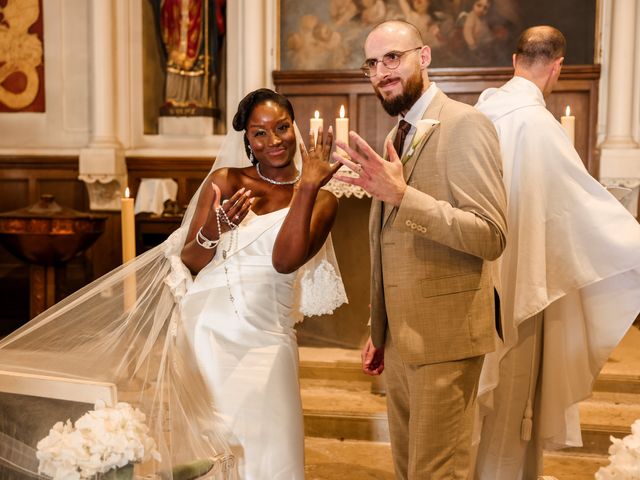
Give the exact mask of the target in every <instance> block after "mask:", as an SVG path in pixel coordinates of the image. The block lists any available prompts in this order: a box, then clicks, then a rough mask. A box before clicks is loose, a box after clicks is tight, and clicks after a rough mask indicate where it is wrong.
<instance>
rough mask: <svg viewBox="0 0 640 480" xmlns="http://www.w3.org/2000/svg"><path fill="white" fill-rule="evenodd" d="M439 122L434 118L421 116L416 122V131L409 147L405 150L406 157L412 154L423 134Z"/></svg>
mask: <svg viewBox="0 0 640 480" xmlns="http://www.w3.org/2000/svg"><path fill="white" fill-rule="evenodd" d="M439 124H440V120H434V119H433V118H423V119H421V120H418V124H417V125H416V133H415V134H414V135H413V140H412V141H411V147H410V148H409V151H408V152H407V158H408V157H410V156H411V155H413V152H414V151H415V149H416V147H417V146H418V144H419V143H420V142H421V141H422V138H423V137H424V136H425V134H426V133H427V132H428V131H429V130H431V129H432V128H433V127H435V126H436V125H439Z"/></svg>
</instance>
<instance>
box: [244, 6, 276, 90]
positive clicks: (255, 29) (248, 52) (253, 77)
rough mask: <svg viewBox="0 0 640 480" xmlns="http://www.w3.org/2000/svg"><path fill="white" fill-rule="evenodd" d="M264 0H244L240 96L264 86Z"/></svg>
mask: <svg viewBox="0 0 640 480" xmlns="http://www.w3.org/2000/svg"><path fill="white" fill-rule="evenodd" d="M265 3H266V2H265V1H264V0H244V2H243V4H244V5H243V7H244V12H243V13H244V15H242V16H241V18H242V19H243V20H242V22H243V24H244V25H243V30H244V39H243V50H242V55H243V65H242V70H243V72H244V78H243V82H242V85H243V87H244V89H243V91H242V92H240V95H241V98H242V96H244V95H245V94H246V93H248V92H250V91H251V90H255V89H256V88H261V87H266V86H268V85H269V83H270V81H269V79H268V78H266V53H267V52H265V46H266V44H267V42H266V5H265Z"/></svg>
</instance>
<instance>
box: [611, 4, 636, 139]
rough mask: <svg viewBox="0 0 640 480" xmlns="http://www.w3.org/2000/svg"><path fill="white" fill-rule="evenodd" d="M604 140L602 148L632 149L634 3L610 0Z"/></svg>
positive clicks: (634, 40)
mask: <svg viewBox="0 0 640 480" xmlns="http://www.w3.org/2000/svg"><path fill="white" fill-rule="evenodd" d="M611 23H612V25H611V44H610V45H611V48H610V50H609V52H608V54H609V58H610V63H609V65H610V67H609V68H610V70H609V91H608V99H609V101H608V107H607V136H606V139H605V141H604V144H603V145H602V146H603V148H636V147H637V146H638V144H637V143H636V142H635V141H634V140H633V136H632V122H633V105H634V102H635V101H636V100H637V99H634V98H633V96H634V92H633V85H634V84H633V82H634V78H633V77H634V75H633V72H634V70H635V68H634V66H635V60H636V59H635V43H636V36H635V26H636V0H613V15H612V22H611Z"/></svg>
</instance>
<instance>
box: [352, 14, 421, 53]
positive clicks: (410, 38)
mask: <svg viewBox="0 0 640 480" xmlns="http://www.w3.org/2000/svg"><path fill="white" fill-rule="evenodd" d="M380 34H384V35H393V36H398V37H400V38H402V39H403V41H404V42H405V43H407V44H408V45H409V44H411V45H413V46H416V47H421V46H422V45H424V43H423V41H422V36H421V35H420V31H419V30H418V29H417V28H416V27H415V26H413V25H411V24H410V23H407V22H403V21H402V20H389V21H388V22H383V23H379V24H378V25H376V26H375V27H373V30H371V31H370V32H369V35H367V40H366V41H365V43H364V45H365V50H366V48H367V43H369V39H370V38H371V37H375V36H377V35H380Z"/></svg>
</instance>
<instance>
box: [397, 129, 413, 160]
mask: <svg viewBox="0 0 640 480" xmlns="http://www.w3.org/2000/svg"><path fill="white" fill-rule="evenodd" d="M409 130H411V124H410V123H409V122H405V121H404V120H400V124H399V125H398V130H397V131H396V138H394V139H393V148H395V149H396V152H397V153H398V157H400V158H402V147H403V146H404V141H405V140H406V138H407V134H408V133H409Z"/></svg>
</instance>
